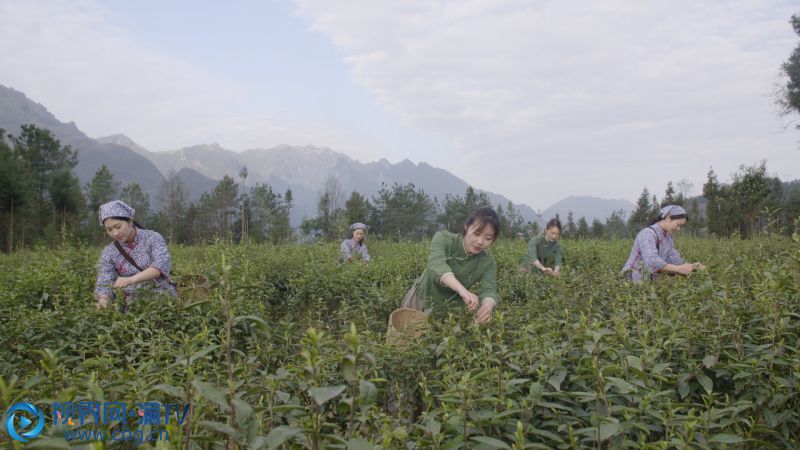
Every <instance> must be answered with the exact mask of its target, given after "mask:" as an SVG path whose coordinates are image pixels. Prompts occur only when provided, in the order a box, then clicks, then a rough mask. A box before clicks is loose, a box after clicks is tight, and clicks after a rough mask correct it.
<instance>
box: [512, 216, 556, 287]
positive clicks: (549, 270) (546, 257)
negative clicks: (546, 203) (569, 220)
mask: <svg viewBox="0 0 800 450" xmlns="http://www.w3.org/2000/svg"><path fill="white" fill-rule="evenodd" d="M544 230H545V232H544V234H543V235H539V236H534V237H532V238H531V240H530V241H529V242H528V253H526V254H525V256H523V257H522V261H520V267H519V270H520V272H526V273H527V272H533V273H541V274H544V275H549V276H551V277H557V276H559V275H561V259H562V256H561V244H559V242H558V238H559V237H561V221H559V220H558V219H550V221H549V222H547V225H546V226H545V227H544Z"/></svg>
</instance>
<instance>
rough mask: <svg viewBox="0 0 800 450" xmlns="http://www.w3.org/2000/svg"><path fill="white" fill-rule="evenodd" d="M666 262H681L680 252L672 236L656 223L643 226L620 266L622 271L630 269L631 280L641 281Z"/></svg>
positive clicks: (661, 267) (658, 269)
mask: <svg viewBox="0 0 800 450" xmlns="http://www.w3.org/2000/svg"><path fill="white" fill-rule="evenodd" d="M667 264H675V265H678V264H683V259H682V258H681V254H680V253H678V251H677V250H676V249H675V243H674V241H673V240H672V236H670V235H669V233H667V232H666V231H664V229H663V228H661V227H660V226H659V225H658V224H657V223H654V224H653V225H650V226H649V227H647V228H644V229H643V230H642V231H640V232H639V234H637V235H636V239H635V240H634V241H633V248H631V254H630V256H628V261H626V262H625V265H624V266H622V272H623V273H624V272H626V271H627V270H631V280H632V281H641V280H644V279H647V278H649V275H650V274H651V273H655V272H658V271H660V270H661V269H663V268H664V266H666V265H667Z"/></svg>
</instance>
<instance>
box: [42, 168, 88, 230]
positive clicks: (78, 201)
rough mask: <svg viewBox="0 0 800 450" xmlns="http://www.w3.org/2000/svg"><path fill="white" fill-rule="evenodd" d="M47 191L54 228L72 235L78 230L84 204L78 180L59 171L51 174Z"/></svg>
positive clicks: (68, 172) (65, 172) (70, 174)
mask: <svg viewBox="0 0 800 450" xmlns="http://www.w3.org/2000/svg"><path fill="white" fill-rule="evenodd" d="M49 191H50V204H51V206H52V209H53V221H54V223H53V226H54V228H56V229H57V230H59V229H60V230H61V231H63V232H65V233H73V234H74V233H75V232H76V231H77V230H78V227H79V223H80V219H81V217H82V216H83V212H84V205H85V204H86V202H85V200H84V198H83V194H82V193H81V182H80V180H79V179H78V177H76V176H75V175H73V174H72V172H71V171H68V170H61V171H59V172H56V173H54V174H53V176H52V179H51V180H50V188H49ZM92 225H94V224H93V223H92ZM57 230H56V231H57Z"/></svg>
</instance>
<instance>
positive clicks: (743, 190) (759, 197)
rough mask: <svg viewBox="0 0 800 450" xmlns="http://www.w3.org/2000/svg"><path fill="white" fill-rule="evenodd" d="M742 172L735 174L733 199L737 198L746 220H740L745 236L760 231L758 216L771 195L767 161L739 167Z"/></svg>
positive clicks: (732, 189) (741, 230) (732, 186)
mask: <svg viewBox="0 0 800 450" xmlns="http://www.w3.org/2000/svg"><path fill="white" fill-rule="evenodd" d="M739 169H740V170H741V172H740V173H736V174H735V175H734V176H733V183H731V199H735V201H736V203H737V206H738V208H736V209H738V210H739V211H740V212H741V214H742V216H743V218H744V220H743V221H740V227H739V231H740V233H741V234H742V235H743V236H754V235H755V234H757V233H758V231H759V229H758V217H759V213H760V211H761V209H762V208H763V207H764V204H765V202H766V200H767V199H768V197H769V195H770V186H771V183H770V180H769V177H768V176H767V166H766V162H765V161H762V162H761V164H759V165H753V166H745V165H742V166H740V167H739Z"/></svg>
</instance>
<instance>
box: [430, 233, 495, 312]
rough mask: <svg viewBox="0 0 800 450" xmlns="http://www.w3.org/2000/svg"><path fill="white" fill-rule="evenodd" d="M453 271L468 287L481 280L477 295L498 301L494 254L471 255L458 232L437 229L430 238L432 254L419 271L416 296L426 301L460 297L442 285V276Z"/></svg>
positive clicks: (483, 252)
mask: <svg viewBox="0 0 800 450" xmlns="http://www.w3.org/2000/svg"><path fill="white" fill-rule="evenodd" d="M446 273H452V274H453V275H455V277H456V279H457V280H458V281H459V282H461V284H462V285H464V287H465V288H467V289H469V288H470V287H472V286H473V285H474V284H475V283H477V282H479V281H480V282H481V289H480V293H479V294H478V297H480V299H481V300H482V299H484V298H492V299H494V300H495V302H498V303H499V302H500V296H499V295H498V294H497V263H496V262H495V260H494V256H492V255H491V254H490V253H487V252H486V250H484V251H482V252H480V253H478V254H476V255H470V254H468V253H467V252H466V251H465V250H464V239H463V238H462V237H461V235H458V234H453V233H451V232H449V231H439V232H438V233H436V234H435V235H434V236H433V239H432V240H431V254H430V256H429V258H428V267H427V268H426V269H425V273H423V274H422V280H421V282H420V286H419V295H420V297H421V298H422V299H423V300H425V301H434V302H436V301H441V300H450V299H454V298H456V299H460V298H461V297H459V296H458V294H457V293H456V292H455V291H453V290H452V289H450V288H449V287H447V286H445V285H443V284H441V279H442V276H444V275H445V274H446Z"/></svg>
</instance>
